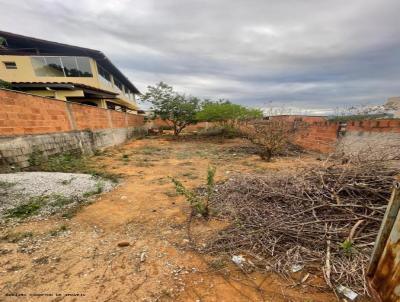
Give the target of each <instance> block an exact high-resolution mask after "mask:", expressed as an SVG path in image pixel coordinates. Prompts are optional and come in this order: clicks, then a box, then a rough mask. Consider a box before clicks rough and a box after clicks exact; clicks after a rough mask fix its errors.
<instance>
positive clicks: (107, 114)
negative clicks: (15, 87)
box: [0, 89, 146, 171]
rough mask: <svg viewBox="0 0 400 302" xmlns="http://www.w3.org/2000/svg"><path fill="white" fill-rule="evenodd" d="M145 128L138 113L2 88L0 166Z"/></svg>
mask: <svg viewBox="0 0 400 302" xmlns="http://www.w3.org/2000/svg"><path fill="white" fill-rule="evenodd" d="M144 133H146V130H145V128H144V118H143V116H140V115H135V114H129V113H123V112H117V111H113V110H107V109H101V108H97V107H92V106H85V105H80V104H76V103H68V102H63V101H58V100H54V99H49V98H44V97H39V96H34V95H30V94H26V93H20V92H16V91H10V90H4V89H0V170H3V171H9V170H15V169H16V168H25V167H28V166H29V158H30V156H31V155H32V154H33V153H34V152H36V151H39V152H41V154H42V155H43V156H44V158H46V157H48V156H52V155H55V154H58V153H63V152H71V151H74V152H76V151H80V152H82V153H85V154H91V153H93V151H94V150H97V149H102V148H105V147H110V146H115V145H118V144H121V143H123V142H125V141H126V140H127V139H130V138H132V137H135V136H141V135H143V134H144Z"/></svg>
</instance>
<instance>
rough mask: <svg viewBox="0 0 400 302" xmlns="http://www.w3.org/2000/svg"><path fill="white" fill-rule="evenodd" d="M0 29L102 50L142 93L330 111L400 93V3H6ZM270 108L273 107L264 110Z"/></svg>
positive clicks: (207, 0)
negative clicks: (169, 91)
mask: <svg viewBox="0 0 400 302" xmlns="http://www.w3.org/2000/svg"><path fill="white" fill-rule="evenodd" d="M0 5H1V7H2V8H3V11H4V12H5V14H3V15H2V18H1V19H0V28H1V29H2V30H7V31H11V32H16V33H20V34H25V35H31V36H35V37H39V38H44V39H49V40H55V41H59V42H64V43H70V44H75V45H80V46H85V47H90V48H95V49H99V50H102V51H104V52H105V53H106V54H107V55H108V56H109V57H110V58H111V59H112V60H113V61H114V62H115V63H116V64H117V65H118V66H119V67H120V68H121V69H122V70H123V71H124V72H125V73H126V74H127V75H128V76H129V78H130V79H131V81H132V82H133V83H135V85H137V86H138V88H139V89H140V90H142V91H145V90H146V86H147V85H150V84H154V83H156V82H158V81H160V80H163V81H166V82H167V83H169V84H171V85H173V86H174V87H176V88H177V89H178V90H180V91H182V92H185V93H190V94H194V95H198V96H201V97H207V98H212V99H217V98H229V99H231V100H232V101H234V102H238V103H242V104H245V105H251V106H266V104H273V105H274V106H288V107H292V108H301V109H305V110H311V109H313V110H316V111H321V112H322V111H324V110H326V109H328V108H335V107H338V106H339V107H340V106H346V105H349V104H360V103H381V102H383V101H384V100H385V99H386V98H388V97H389V96H393V95H400V85H399V82H400V56H399V49H400V39H399V38H400V19H399V18H398V11H400V2H399V1H398V0H352V1H348V0H335V1H333V0H326V1H320V0H307V1H298V0H281V1H272V0H247V1H244V0H242V1H228V0H213V1H211V0H190V1H178V0H163V1H154V0H141V1H139V0H134V1H131V0H119V1H117V0H114V1H104V2H102V1H98V0H81V1H61V0H29V1H28V0H26V1H24V0H22V1H14V2H11V1H6V0H0ZM268 106H269V105H268Z"/></svg>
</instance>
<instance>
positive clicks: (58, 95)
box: [0, 31, 139, 113]
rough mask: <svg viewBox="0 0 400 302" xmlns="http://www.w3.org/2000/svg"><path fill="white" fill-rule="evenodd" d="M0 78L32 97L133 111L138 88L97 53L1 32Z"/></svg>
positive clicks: (135, 105)
mask: <svg viewBox="0 0 400 302" xmlns="http://www.w3.org/2000/svg"><path fill="white" fill-rule="evenodd" d="M0 79H1V80H3V81H6V82H9V83H10V84H11V87H12V88H14V89H17V90H22V91H25V92H28V93H31V94H36V95H40V96H46V97H50V98H55V99H59V100H64V101H70V102H78V103H83V104H87V105H93V106H97V107H101V108H108V109H114V110H118V111H128V112H134V113H136V112H137V110H138V107H137V104H136V100H135V95H136V94H139V90H138V89H137V88H136V87H135V86H134V85H133V84H132V83H131V82H130V81H129V80H128V79H127V77H126V76H124V75H123V73H122V72H121V71H120V70H119V69H118V68H117V67H116V66H115V65H114V64H113V63H112V62H111V61H110V60H109V59H108V58H107V57H106V56H105V55H104V54H103V53H102V52H101V51H98V50H93V49H89V48H83V47H77V46H72V45H67V44H62V43H57V42H51V41H46V40H41V39H36V38H32V37H27V36H22V35H17V34H13V33H9V32H4V31H0Z"/></svg>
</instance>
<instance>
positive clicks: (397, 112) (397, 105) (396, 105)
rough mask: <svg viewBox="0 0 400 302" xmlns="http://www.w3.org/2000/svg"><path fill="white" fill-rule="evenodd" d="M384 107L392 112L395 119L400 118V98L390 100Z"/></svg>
mask: <svg viewBox="0 0 400 302" xmlns="http://www.w3.org/2000/svg"><path fill="white" fill-rule="evenodd" d="M383 107H385V109H386V110H388V111H390V112H391V113H392V114H393V117H394V118H400V96H397V97H391V98H388V100H387V101H386V103H385V104H384V105H383Z"/></svg>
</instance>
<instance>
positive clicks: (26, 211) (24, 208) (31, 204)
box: [6, 196, 48, 218]
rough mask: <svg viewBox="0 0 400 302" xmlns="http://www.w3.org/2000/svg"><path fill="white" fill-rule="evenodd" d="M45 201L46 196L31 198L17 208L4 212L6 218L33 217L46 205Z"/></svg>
mask: <svg viewBox="0 0 400 302" xmlns="http://www.w3.org/2000/svg"><path fill="white" fill-rule="evenodd" d="M47 200H48V196H36V197H32V198H30V199H29V200H28V201H27V202H26V203H23V204H20V205H19V206H16V207H15V208H12V209H10V210H8V211H6V217H8V218H27V217H29V216H33V215H35V214H37V213H38V212H39V210H40V209H41V208H42V207H43V206H44V205H45V204H46V203H47Z"/></svg>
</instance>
